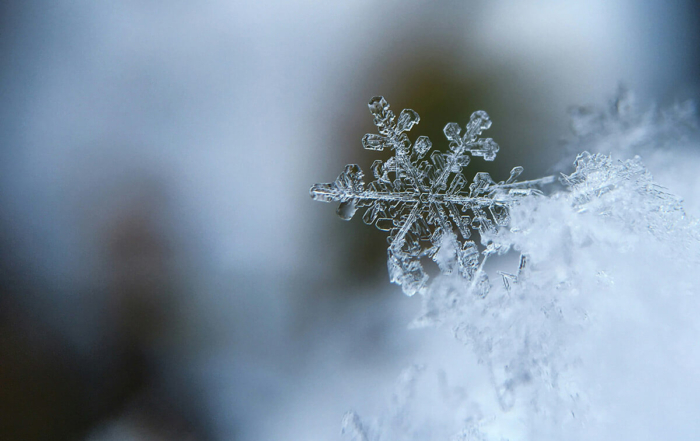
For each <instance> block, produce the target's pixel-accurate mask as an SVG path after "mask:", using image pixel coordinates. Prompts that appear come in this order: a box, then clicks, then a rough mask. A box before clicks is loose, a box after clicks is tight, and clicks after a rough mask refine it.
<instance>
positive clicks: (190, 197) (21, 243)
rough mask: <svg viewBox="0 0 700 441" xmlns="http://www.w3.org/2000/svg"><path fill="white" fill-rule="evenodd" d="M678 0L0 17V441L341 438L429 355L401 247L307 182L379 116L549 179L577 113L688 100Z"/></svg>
mask: <svg viewBox="0 0 700 441" xmlns="http://www.w3.org/2000/svg"><path fill="white" fill-rule="evenodd" d="M699 12H700V11H698V6H697V5H696V4H695V3H694V2H675V3H672V4H669V3H667V2H662V1H645V2H642V1H637V2H634V1H626V0H614V1H592V2H591V1H571V2H555V1H553V0H552V1H527V2H516V1H506V0H499V1H492V2H483V1H471V2H462V1H449V0H444V1H436V2H420V1H415V2H413V1H409V2H387V3H386V4H378V3H376V2H368V1H358V2H350V3H344V4H339V5H332V4H319V3H315V2H295V3H290V4H286V3H284V2H225V1H220V0H218V1H214V0H212V1H205V2H198V3H196V4H191V3H189V2H182V1H172V2H162V1H155V0H142V1H136V0H130V1H126V2H119V3H118V4H113V3H101V2H88V1H54V2H41V1H24V2H19V1H5V2H2V3H0V51H1V54H2V57H1V58H0V66H1V70H0V96H1V97H2V100H1V102H2V106H1V107H0V134H1V139H2V150H0V168H1V170H0V203H1V204H2V205H1V207H2V211H0V439H2V440H32V439H36V440H53V439H56V440H63V439H68V440H73V439H88V440H95V441H98V440H119V439H133V440H159V439H186V440H209V439H222V440H229V439H243V440H248V439H324V440H326V439H333V438H332V437H334V436H335V437H337V436H339V427H340V419H341V417H342V414H343V412H344V411H345V410H347V409H348V408H350V407H352V406H353V405H356V404H357V403H364V402H373V401H374V400H376V397H379V396H381V393H382V391H383V389H382V388H381V386H378V385H381V384H384V383H385V382H386V381H387V379H389V382H391V379H392V378H394V377H395V375H396V374H397V372H398V371H399V370H400V368H401V367H403V366H404V365H405V364H406V363H408V362H410V361H411V360H413V359H414V358H415V357H416V356H417V354H420V353H421V350H422V348H425V345H426V340H425V339H426V338H429V337H423V336H419V335H415V334H410V335H404V333H405V326H406V323H407V322H408V320H409V319H410V317H411V314H412V311H413V309H412V308H414V307H415V302H414V301H413V300H415V299H410V300H409V299H406V298H404V297H403V296H402V295H401V294H400V289H399V288H398V287H395V286H390V285H389V284H388V276H387V274H386V239H385V233H383V232H381V231H377V230H374V229H371V228H369V227H366V226H365V225H363V224H362V222H361V220H360V219H353V220H352V221H351V222H349V223H345V222H341V221H340V220H338V219H337V217H336V216H335V214H334V211H335V207H331V206H328V205H325V204H319V203H315V202H313V201H311V200H310V198H309V197H308V188H309V187H310V186H311V184H313V183H315V182H330V181H332V180H333V179H335V177H336V176H337V174H338V173H339V172H340V171H341V170H342V167H343V166H344V165H345V164H346V163H357V164H359V165H360V166H361V168H362V169H363V170H364V171H365V173H367V172H368V171H369V168H370V165H371V163H372V162H373V161H374V160H375V159H386V157H384V156H382V155H381V154H376V152H369V151H363V150H362V148H361V143H360V140H361V138H362V136H363V135H364V134H365V133H367V132H373V131H374V130H375V129H374V127H373V125H372V118H371V116H370V114H369V112H368V110H367V102H368V101H369V99H370V97H372V96H373V95H378V94H382V95H384V96H385V97H386V98H387V100H388V101H389V103H390V104H391V105H392V108H393V109H394V111H396V112H397V113H398V112H399V111H400V110H401V109H403V108H412V109H414V110H416V111H417V112H418V113H419V114H420V116H421V122H420V124H419V125H418V126H417V127H416V128H414V129H413V130H412V132H411V137H413V138H415V137H416V136H419V135H428V136H429V137H430V138H431V140H432V141H433V145H434V146H435V147H437V148H446V142H445V141H444V136H443V134H442V128H443V126H444V125H445V124H446V123H448V122H452V121H455V122H458V123H460V124H462V125H463V124H464V123H465V122H466V121H468V119H469V115H470V114H471V112H473V111H475V110H486V111H487V112H488V113H489V115H490V116H491V118H492V120H493V122H494V125H493V127H492V128H491V129H490V130H489V132H488V136H489V137H492V138H494V139H495V140H496V142H498V143H499V145H500V146H501V151H500V153H499V157H498V159H497V160H496V161H495V162H493V163H485V162H483V161H480V160H479V161H474V162H473V163H472V164H473V165H472V167H471V168H472V173H476V172H477V171H488V172H489V173H491V174H492V176H494V178H496V179H497V180H500V179H503V178H505V177H507V175H508V172H509V171H510V169H511V168H512V167H514V166H516V165H522V166H524V167H525V174H524V175H523V178H526V179H529V178H535V177H537V176H541V175H544V174H546V173H551V171H552V167H553V166H555V165H556V164H557V163H559V162H560V160H561V159H562V158H561V155H562V152H561V151H560V150H559V147H558V146H559V144H558V140H559V139H560V138H561V137H562V136H563V135H565V134H566V133H567V120H566V109H567V107H569V106H572V105H579V104H594V103H600V102H604V101H605V100H607V99H608V98H610V97H611V96H612V95H613V94H614V93H615V90H616V89H617V87H618V84H620V83H621V82H622V83H624V84H626V85H627V87H629V88H630V89H633V90H635V91H637V94H638V95H639V96H640V98H641V99H642V100H646V102H650V103H651V102H658V103H661V104H664V103H669V102H673V101H674V100H683V99H688V98H691V99H697V98H698V94H699V93H700V88H699V87H698V84H699V83H698V78H699V77H698V74H700V72H699V71H698V66H700V63H699V62H698V61H700V60H699V58H700V57H699V56H700V53H698V51H699V50H698V48H699V47H700V38H699V32H698V31H699V26H698V20H700V18H699V17H700V13H699Z"/></svg>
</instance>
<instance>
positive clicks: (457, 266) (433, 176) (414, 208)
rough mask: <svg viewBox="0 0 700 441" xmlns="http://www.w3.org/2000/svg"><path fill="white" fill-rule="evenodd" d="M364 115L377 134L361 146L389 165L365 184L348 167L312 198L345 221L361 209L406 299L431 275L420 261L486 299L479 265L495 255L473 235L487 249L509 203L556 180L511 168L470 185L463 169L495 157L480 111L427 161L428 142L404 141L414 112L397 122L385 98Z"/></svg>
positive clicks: (377, 166) (380, 165)
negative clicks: (526, 176)
mask: <svg viewBox="0 0 700 441" xmlns="http://www.w3.org/2000/svg"><path fill="white" fill-rule="evenodd" d="M369 110H370V112H371V113H372V115H373V116H374V124H375V125H376V126H377V130H378V132H379V133H378V134H374V133H370V134H367V135H365V136H364V138H362V145H363V146H364V148H365V149H368V150H377V151H381V150H384V149H391V150H392V151H393V153H394V156H393V157H391V158H390V159H389V160H387V161H386V162H382V161H381V160H376V161H374V164H372V175H373V177H374V180H373V181H371V182H370V183H368V184H365V182H364V181H363V177H364V174H363V172H362V170H360V167H359V166H357V165H355V164H350V165H347V166H345V169H344V170H343V172H342V173H341V174H340V176H338V178H337V179H336V180H335V181H334V182H331V183H327V184H316V185H314V186H313V187H311V190H310V193H311V197H312V198H313V199H314V200H317V201H322V202H339V203H340V206H339V207H338V215H339V216H340V217H341V218H342V219H345V220H349V219H351V218H352V217H353V216H354V214H355V213H356V212H357V210H359V209H364V210H365V211H364V214H363V216H362V220H363V221H364V222H365V223H366V224H368V225H374V226H376V227H377V228H378V229H380V230H383V231H387V232H389V239H388V241H389V249H388V266H389V277H390V279H391V281H392V282H393V283H396V284H398V285H401V287H402V289H403V291H404V293H405V294H406V295H409V296H412V295H414V294H416V293H419V292H425V289H426V287H427V281H428V276H427V274H426V273H425V271H424V270H423V266H422V264H421V262H420V259H421V258H423V257H429V258H431V259H433V260H434V261H435V262H436V263H437V264H438V266H439V267H440V270H441V272H442V273H443V274H451V273H453V272H456V273H458V274H459V275H461V277H462V278H464V279H465V280H467V281H469V282H471V284H472V287H473V288H474V289H476V290H478V291H479V293H480V294H481V295H486V293H487V292H488V289H489V286H490V285H489V283H488V278H487V276H486V274H485V273H484V272H483V271H482V268H483V264H484V262H485V260H486V258H488V256H489V255H491V254H494V253H498V252H499V251H500V250H499V249H498V248H497V247H494V246H488V244H485V245H487V247H486V249H485V250H483V251H479V249H478V247H477V245H476V243H475V242H474V240H473V239H472V230H475V231H478V232H479V233H480V235H481V237H482V242H484V241H483V238H484V237H487V236H491V235H494V234H496V233H497V231H498V229H499V227H502V226H505V225H507V224H508V221H509V210H510V207H511V206H512V205H513V204H515V203H516V202H517V201H518V200H519V199H521V198H523V197H524V196H530V195H539V194H541V192H540V191H539V190H538V189H537V188H536V187H538V186H540V185H542V184H546V183H549V182H552V180H553V178H551V177H548V178H543V179H538V180H534V181H522V182H519V181H517V180H516V179H517V178H518V176H519V175H520V174H521V173H522V171H523V169H522V167H515V168H513V170H512V171H511V172H510V177H509V178H508V179H507V180H505V181H500V182H496V181H494V180H493V179H492V178H491V176H490V175H489V174H488V173H477V174H476V176H475V177H474V179H473V180H472V182H471V184H469V183H468V181H467V179H466V178H465V176H464V174H463V170H464V168H465V167H466V166H467V165H468V164H469V163H470V161H471V160H472V158H474V157H482V158H483V159H484V160H486V161H493V160H494V159H496V154H497V153H498V151H499V146H498V144H496V142H495V141H494V140H493V139H491V138H483V137H481V135H482V133H483V132H484V131H485V130H487V129H489V128H490V127H491V120H490V119H489V116H488V115H487V114H486V112H484V111H477V112H474V113H473V114H472V115H471V118H470V120H469V122H468V123H467V124H466V126H465V127H464V128H462V127H460V125H459V124H457V123H448V124H447V125H446V126H445V128H444V133H445V136H446V137H447V139H448V141H449V148H448V149H447V151H440V150H433V151H432V153H430V154H429V152H430V151H431V148H432V143H431V141H430V139H428V137H426V136H420V137H418V138H417V139H416V140H415V141H414V142H411V140H410V139H409V137H408V134H407V132H408V131H409V130H411V128H412V127H413V126H414V125H416V124H418V122H419V121H420V117H419V116H418V114H417V113H416V112H415V111H413V110H410V109H405V110H403V111H401V113H400V114H399V116H398V118H397V117H396V115H395V114H394V112H392V111H391V110H390V109H389V104H388V103H387V102H386V100H385V99H384V98H383V97H374V98H372V99H371V100H370V102H369Z"/></svg>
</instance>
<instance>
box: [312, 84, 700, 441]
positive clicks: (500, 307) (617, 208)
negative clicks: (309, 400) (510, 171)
mask: <svg viewBox="0 0 700 441" xmlns="http://www.w3.org/2000/svg"><path fill="white" fill-rule="evenodd" d="M623 98H624V97H623ZM623 98H618V100H617V105H616V106H615V109H616V110H614V111H611V112H609V114H604V115H602V116H600V115H599V117H593V116H591V117H590V118H591V119H590V121H594V122H596V124H598V123H601V124H603V125H602V126H596V124H594V126H596V127H598V129H596V130H594V131H593V132H590V134H588V135H585V136H584V137H577V138H576V139H574V140H573V141H572V142H573V143H575V145H576V146H577V147H578V146H580V145H581V143H582V140H584V141H586V143H588V142H590V143H591V144H590V147H591V149H590V150H591V151H592V152H594V153H588V152H586V151H584V152H583V153H580V154H579V155H578V156H577V157H576V160H575V162H574V166H575V170H573V171H570V170H568V171H567V174H562V175H561V177H560V181H561V183H562V185H563V188H562V190H563V191H556V192H552V193H551V194H549V195H548V196H547V197H520V193H515V194H513V193H511V190H512V189H511V188H507V187H506V186H508V185H509V183H508V181H506V182H503V183H499V184H492V185H494V186H495V188H496V189H495V190H494V193H493V197H490V196H491V193H489V195H488V196H487V197H484V200H481V199H480V200H479V201H478V202H479V203H484V204H487V203H488V201H489V200H493V199H495V200H496V201H498V202H502V201H505V202H503V207H504V208H505V209H504V213H505V216H504V219H505V221H506V222H507V224H508V228H498V225H500V224H499V223H497V222H496V221H495V220H494V215H493V213H492V212H490V211H488V210H490V208H489V207H488V206H487V207H486V208H484V211H486V212H488V217H487V220H490V221H492V222H493V224H492V225H493V227H492V228H490V229H484V230H480V231H479V232H480V236H481V241H482V244H483V245H485V249H484V250H483V251H481V252H480V253H476V252H475V253H473V254H471V255H470V256H469V257H470V258H471V259H472V260H471V261H469V262H467V267H468V268H472V270H473V272H472V273H471V274H467V276H465V277H464V278H462V277H455V276H445V275H442V276H439V277H436V279H435V281H434V282H433V283H432V285H431V286H430V288H429V289H426V290H424V291H423V295H422V296H421V297H422V299H421V300H422V304H423V307H422V311H421V314H420V316H419V317H418V318H417V319H416V320H415V321H414V326H416V327H423V326H439V327H444V328H448V329H449V330H450V331H452V333H453V334H454V336H455V337H456V338H457V339H458V340H459V341H461V342H463V343H464V344H465V345H466V346H467V347H469V348H470V350H471V352H472V353H473V355H474V357H475V359H476V361H478V363H479V364H480V365H481V366H482V367H483V371H482V374H483V375H484V377H483V378H480V379H479V380H473V381H476V382H478V384H490V386H491V388H490V390H489V393H490V394H483V393H481V394H480V393H479V392H478V387H477V388H476V389H477V390H474V391H473V392H474V393H472V391H470V394H459V395H455V398H456V400H452V399H443V400H442V401H440V400H438V401H437V402H438V407H439V405H442V406H445V408H446V409H445V410H444V411H443V410H442V408H440V410H439V411H437V412H433V413H432V414H430V415H428V414H429V411H432V410H433V408H434V407H435V405H434V400H431V398H432V397H431V395H430V394H431V393H433V392H434V391H435V388H434V387H419V388H418V389H416V392H417V393H416V396H415V397H414V398H411V396H412V394H413V392H411V393H410V394H405V395H401V396H406V397H408V398H409V399H406V400H400V401H396V400H395V402H392V404H391V405H390V408H391V411H389V412H385V413H384V414H383V415H382V416H381V417H380V418H369V419H364V418H362V419H361V418H360V417H359V416H358V415H357V414H355V413H349V414H348V415H347V416H346V418H345V421H344V433H345V435H346V436H347V439H351V440H361V441H370V440H371V441H386V440H394V439H402V440H416V441H418V440H420V441H429V440H438V439H440V440H443V439H450V440H464V441H466V440H469V441H502V440H511V441H515V440H538V441H540V440H562V439H566V440H588V439H611V440H612V439H632V438H635V439H641V438H644V437H645V436H646V437H650V435H649V433H652V432H653V433H654V436H653V438H654V439H657V438H658V439H661V438H668V439H671V438H673V439H689V438H688V435H689V434H694V433H697V430H696V428H697V424H695V423H692V421H695V419H694V418H693V416H694V414H693V413H692V410H691V411H689V412H687V411H686V409H695V408H697V390H698V389H699V388H700V381H698V380H697V376H696V375H695V373H696V372H697V360H699V359H700V358H699V357H700V355H699V354H700V352H699V351H697V350H695V349H693V348H695V347H696V345H694V343H693V342H694V341H695V340H696V337H697V331H698V325H697V320H696V317H697V315H698V314H699V313H700V299H699V298H698V296H697V295H696V294H697V286H698V285H700V273H699V272H698V271H697V268H698V267H700V223H699V222H698V221H697V220H696V219H694V218H693V217H692V216H689V215H687V214H686V212H685V210H684V208H683V203H682V200H681V198H679V197H677V196H675V195H674V194H673V193H672V192H671V191H669V190H667V189H666V188H664V187H662V186H661V185H659V184H658V183H657V182H655V181H654V179H653V178H652V174H651V173H650V172H649V171H648V170H647V168H646V167H645V165H644V164H643V163H642V160H641V158H640V157H639V156H636V155H634V153H637V152H638V151H641V152H642V153H645V152H647V153H650V154H654V153H657V152H658V150H659V149H664V148H667V147H668V149H669V151H674V152H675V153H676V154H678V153H677V152H678V150H672V149H676V148H677V147H678V146H679V145H680V144H681V143H682V142H683V141H682V140H681V139H679V138H678V137H676V134H677V133H676V131H675V129H673V130H671V129H670V128H673V127H681V126H682V127H688V128H692V126H693V124H690V122H692V120H693V119H692V117H691V116H688V115H686V114H685V113H684V112H680V113H678V112H676V113H675V114H674V113H672V112H671V113H669V112H665V111H664V112H655V113H653V115H657V116H658V115H666V116H667V117H668V118H656V117H654V118H652V119H651V120H650V119H648V118H646V117H645V118H641V117H638V116H639V115H640V114H638V113H635V111H633V109H631V107H630V104H629V103H628V104H625V101H624V99H623ZM625 99H627V98H625ZM634 115H637V116H634ZM646 115H652V113H646ZM673 115H675V116H673ZM580 117H581V115H577V116H576V118H577V121H575V123H576V124H579V125H580V124H583V123H584V122H583V121H582V120H580ZM582 127H583V126H579V128H580V129H581V130H580V131H579V133H583V132H582V131H583V130H584V128H582ZM585 130H588V129H585ZM596 131H597V132H596ZM641 132H643V134H642V135H639V133H641ZM689 133H690V132H689ZM691 135H692V133H691ZM632 140H634V141H635V142H631V141H632ZM417 142H418V141H416V143H417ZM612 146H616V148H615V149H613V150H615V154H614V155H613V154H602V153H597V152H598V151H601V150H608V151H610V150H611V149H609V147H612ZM470 156H471V155H470ZM630 156H631V159H626V158H629V157H630ZM618 157H621V158H622V159H617V158H618ZM691 159H692V157H688V156H684V157H683V160H684V161H690V165H691V166H694V167H695V168H696V167H697V161H691ZM393 160H394V161H396V159H393ZM415 163H416V161H413V160H411V162H410V164H411V167H414V168H417V169H418V170H422V168H420V167H421V166H420V165H419V166H418V167H415V166H414V165H413V164H415ZM433 164H434V163H433ZM569 167H570V165H569ZM395 170H396V169H395ZM457 172H459V173H461V168H458V170H457ZM457 172H454V174H455V178H452V172H450V174H451V175H450V177H449V179H447V180H446V181H445V187H446V188H449V185H450V182H451V179H456V174H457ZM394 173H396V176H397V178H396V179H398V180H400V181H402V179H401V178H400V176H401V174H403V173H405V172H403V171H402V170H399V171H398V172H397V171H394ZM426 181H427V182H432V178H430V177H428V178H426ZM476 181H477V179H475V182H476ZM419 182H425V181H419ZM511 182H512V181H511ZM535 182H537V181H535ZM332 185H333V184H325V186H323V187H321V188H326V189H328V191H329V192H330V189H332V188H334V187H332ZM424 185H426V184H424ZM502 187H506V188H507V190H505V189H502ZM315 188H316V187H315ZM518 189H522V190H527V192H524V193H522V195H523V196H524V195H527V194H536V193H537V191H536V190H533V189H532V187H531V186H530V185H526V186H525V187H518ZM443 190H444V188H443ZM362 191H364V190H362ZM416 192H418V193H420V187H418V190H416ZM388 193H393V192H390V191H388ZM436 194H439V195H443V194H450V193H449V191H447V192H444V191H442V190H440V191H438V192H436ZM456 194H457V195H458V196H460V197H465V198H469V197H474V195H472V194H469V193H461V192H457V193H456ZM353 197H354V198H357V199H361V197H358V196H348V198H347V199H346V200H345V201H347V200H351V199H352V198H353ZM427 197H433V193H429V194H428V196H427ZM441 197H442V198H443V199H442V200H440V199H437V201H438V202H431V203H434V204H435V205H436V206H437V208H435V209H434V208H433V207H432V205H428V207H426V208H420V213H421V215H424V216H426V217H428V218H429V217H430V216H431V213H432V212H431V211H430V210H436V212H437V213H440V212H439V211H437V210H439V209H440V208H442V205H441V203H440V202H442V201H444V200H445V199H444V198H445V196H441ZM450 197H452V195H450ZM476 197H480V196H476ZM332 200H339V201H341V202H344V201H343V200H341V198H339V197H337V198H336V199H332ZM433 201H435V199H433ZM371 203H372V201H371V200H370V201H369V202H368V203H367V204H366V205H361V204H358V205H357V206H362V207H364V206H370V207H371ZM406 204H407V205H409V204H408V203H406ZM417 205H419V202H418V201H415V202H413V205H410V206H408V207H405V208H403V209H404V210H407V211H409V212H410V211H412V210H413V209H415V207H416V206H417ZM477 206H479V207H480V205H477ZM470 214H471V215H475V213H474V211H473V210H472V211H471V212H470ZM436 216H439V214H438V215H433V218H435V217H436ZM447 216H449V214H448V215H447ZM399 219H400V220H402V221H404V222H405V221H406V215H405V214H404V217H403V218H399ZM449 220H450V221H453V219H452V218H451V217H449ZM426 223H427V221H426ZM504 224H505V222H504ZM400 225H403V224H400ZM427 225H428V226H429V227H431V228H434V230H433V231H436V230H438V228H439V227H440V224H439V223H438V222H434V223H427ZM397 227H398V225H397ZM470 228H471V229H478V228H476V227H474V226H473V225H472V224H470ZM458 233H460V230H459V227H458V226H456V225H454V226H453V228H452V229H451V230H447V229H443V230H442V231H441V234H440V241H439V242H431V241H425V240H423V241H422V242H429V246H430V247H432V250H431V253H432V254H430V257H432V258H433V259H434V260H435V261H436V262H437V263H438V264H439V265H441V269H443V272H446V273H447V272H449V271H444V269H445V268H447V269H448V270H449V269H450V268H451V267H454V268H459V269H460V270H461V269H462V268H461V266H462V265H464V263H463V262H462V261H458V258H459V253H458V251H459V250H460V249H462V247H464V245H463V244H464V243H465V242H466V240H467V239H465V238H464V237H463V236H461V237H458V236H457V234H458ZM392 240H393V243H396V240H397V239H396V237H393V238H390V243H392V242H391V241H392ZM472 244H473V246H476V244H475V243H474V242H472ZM426 249H428V247H426ZM508 249H511V250H516V251H518V252H520V253H521V260H520V266H519V268H518V269H517V270H516V271H514V272H513V273H512V274H511V273H505V272H501V275H502V277H503V280H504V284H503V285H502V286H493V287H491V291H490V293H489V295H488V296H478V295H470V292H469V291H468V289H467V290H465V286H466V287H467V288H469V287H470V286H471V287H472V288H473V287H474V285H475V284H476V285H478V281H479V280H480V277H481V276H480V275H479V273H480V272H482V271H483V261H484V259H485V258H486V257H488V255H489V254H493V253H501V252H504V251H505V250H508ZM389 253H390V257H391V255H392V249H391V245H390V249H389ZM426 255H427V254H426ZM474 269H475V270H474ZM671 321H673V323H671ZM638 359H645V360H647V361H646V362H644V363H632V362H631V361H630V360H638ZM649 360H653V362H652V361H649ZM669 361H670V362H669ZM620 366H622V367H620ZM475 373H476V374H477V375H478V374H479V372H475ZM411 378H417V381H418V384H419V386H420V382H421V381H422V380H421V378H420V377H419V376H413V377H411ZM640 379H641V382H640ZM645 379H646V380H645ZM657 379H658V380H659V381H657ZM412 381H413V383H415V381H414V380H412ZM413 383H411V384H413ZM640 385H641V387H640ZM412 388H413V386H411V388H410V389H406V388H404V389H399V390H409V391H411V390H412ZM659 396H666V397H669V398H668V399H666V400H665V401H664V400H659V399H658V397H659ZM671 397H672V398H671ZM426 398H427V399H428V400H426ZM676 401H678V403H679V404H678V405H673V404H671V405H669V404H668V403H670V402H676ZM426 402H428V403H430V404H429V405H428V404H425V403H426ZM440 403H441V404H440ZM493 404H495V405H493ZM640 409H641V410H643V411H644V412H645V415H646V414H649V415H655V416H656V415H662V416H663V421H673V423H674V424H660V425H658V426H657V425H655V424H652V423H650V422H649V421H651V420H653V419H654V418H651V419H647V418H644V417H641V418H640V417H639V415H640V412H639V410H640ZM657 420H661V417H659V418H657ZM407 421H409V422H411V423H410V424H406V422H407ZM689 422H691V423H689ZM687 427H690V429H686V428H687ZM667 432H672V433H673V436H667ZM691 438H692V436H691Z"/></svg>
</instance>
